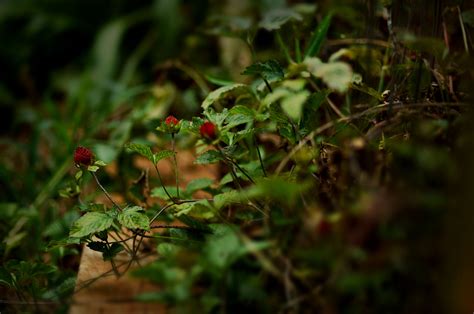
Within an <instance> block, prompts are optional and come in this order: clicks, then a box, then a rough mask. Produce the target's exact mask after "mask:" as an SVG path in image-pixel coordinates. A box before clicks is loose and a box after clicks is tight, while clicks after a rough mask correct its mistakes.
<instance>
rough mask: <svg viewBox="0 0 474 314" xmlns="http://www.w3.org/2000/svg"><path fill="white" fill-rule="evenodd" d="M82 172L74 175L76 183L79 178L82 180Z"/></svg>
mask: <svg viewBox="0 0 474 314" xmlns="http://www.w3.org/2000/svg"><path fill="white" fill-rule="evenodd" d="M82 174H83V173H82V170H79V171H78V172H76V174H75V175H74V178H75V179H76V181H79V179H80V178H82Z"/></svg>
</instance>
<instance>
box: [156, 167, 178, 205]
mask: <svg viewBox="0 0 474 314" xmlns="http://www.w3.org/2000/svg"><path fill="white" fill-rule="evenodd" d="M153 166H155V170H156V173H157V174H158V180H160V185H161V187H162V188H163V190H164V191H165V193H166V195H167V196H168V197H169V199H170V201H172V202H173V203H174V199H173V197H172V196H171V195H170V193H169V192H168V190H167V189H166V187H165V185H164V184H163V179H162V178H161V173H160V170H158V166H157V164H155V163H154V164H153Z"/></svg>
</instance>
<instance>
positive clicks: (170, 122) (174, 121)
mask: <svg viewBox="0 0 474 314" xmlns="http://www.w3.org/2000/svg"><path fill="white" fill-rule="evenodd" d="M165 123H166V125H167V126H169V127H173V126H175V125H178V123H179V121H178V119H176V118H175V117H174V116H172V115H169V116H168V117H167V118H166V120H165Z"/></svg>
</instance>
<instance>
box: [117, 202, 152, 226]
mask: <svg viewBox="0 0 474 314" xmlns="http://www.w3.org/2000/svg"><path fill="white" fill-rule="evenodd" d="M142 211H143V208H142V207H140V206H133V207H127V208H125V209H124V210H123V211H122V212H120V213H119V214H118V217H117V220H118V221H119V222H120V224H121V225H122V226H124V227H127V228H128V229H143V230H150V223H149V220H148V216H147V215H145V213H143V212H142Z"/></svg>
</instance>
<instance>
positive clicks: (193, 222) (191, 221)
mask: <svg viewBox="0 0 474 314" xmlns="http://www.w3.org/2000/svg"><path fill="white" fill-rule="evenodd" d="M177 218H178V220H180V221H181V222H183V223H185V224H186V225H187V226H188V227H191V228H193V229H196V230H201V231H205V232H211V229H210V228H209V226H208V225H207V224H204V223H202V222H200V221H199V220H197V219H195V218H193V217H191V216H188V215H186V214H182V215H180V216H179V217H177Z"/></svg>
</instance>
